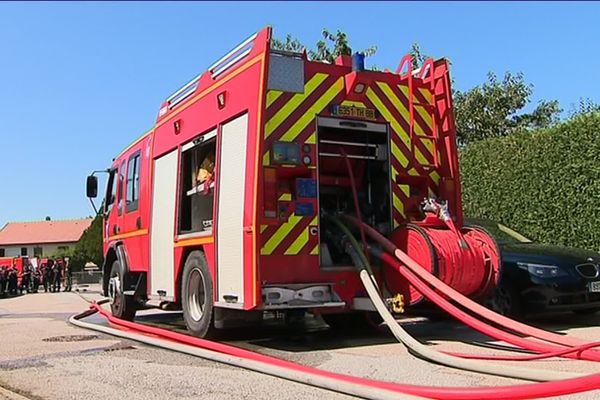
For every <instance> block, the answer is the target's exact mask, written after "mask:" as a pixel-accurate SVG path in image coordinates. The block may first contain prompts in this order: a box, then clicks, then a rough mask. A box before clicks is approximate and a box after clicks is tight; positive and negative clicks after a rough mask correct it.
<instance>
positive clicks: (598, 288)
mask: <svg viewBox="0 0 600 400" xmlns="http://www.w3.org/2000/svg"><path fill="white" fill-rule="evenodd" d="M590 292H600V281H597V282H590Z"/></svg>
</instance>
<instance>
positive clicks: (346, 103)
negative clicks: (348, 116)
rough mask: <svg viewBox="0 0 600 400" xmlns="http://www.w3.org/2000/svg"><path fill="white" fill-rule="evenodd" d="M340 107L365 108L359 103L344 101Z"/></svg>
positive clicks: (363, 104)
mask: <svg viewBox="0 0 600 400" xmlns="http://www.w3.org/2000/svg"><path fill="white" fill-rule="evenodd" d="M342 105H343V106H348V107H357V108H367V107H366V106H365V103H363V102H360V101H351V100H344V101H342Z"/></svg>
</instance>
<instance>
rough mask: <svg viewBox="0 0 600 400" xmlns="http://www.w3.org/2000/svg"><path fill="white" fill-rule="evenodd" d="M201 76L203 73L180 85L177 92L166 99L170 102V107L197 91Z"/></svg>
mask: <svg viewBox="0 0 600 400" xmlns="http://www.w3.org/2000/svg"><path fill="white" fill-rule="evenodd" d="M201 76H202V74H199V75H197V76H196V77H195V78H194V79H192V80H191V81H189V82H188V83H186V84H185V85H183V86H182V87H180V88H179V89H178V90H177V91H176V92H175V93H173V94H172V95H170V96H169V97H168V98H167V100H166V101H167V103H169V109H171V108H173V107H175V106H176V105H177V104H178V103H181V101H182V100H183V99H185V98H186V97H188V96H189V95H191V94H192V93H194V92H195V91H196V89H197V88H198V81H200V77H201Z"/></svg>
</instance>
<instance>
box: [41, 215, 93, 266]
mask: <svg viewBox="0 0 600 400" xmlns="http://www.w3.org/2000/svg"><path fill="white" fill-rule="evenodd" d="M65 256H66V257H69V264H70V265H71V268H72V270H73V271H80V270H82V269H83V266H84V265H85V263H87V262H88V261H91V262H93V263H94V264H96V265H99V266H100V265H102V261H103V259H104V255H103V254H102V216H101V215H97V216H96V217H95V218H94V220H93V221H92V223H91V224H90V226H89V227H88V228H87V229H86V230H85V232H83V234H82V235H81V238H80V239H79V241H78V242H77V244H76V245H75V247H74V248H71V249H68V250H62V251H57V252H55V254H52V256H51V258H56V257H65Z"/></svg>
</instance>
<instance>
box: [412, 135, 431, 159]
mask: <svg viewBox="0 0 600 400" xmlns="http://www.w3.org/2000/svg"><path fill="white" fill-rule="evenodd" d="M416 138H417V139H418V140H420V141H421V143H423V146H425V148H426V149H427V151H428V152H429V153H430V154H431V155H432V156H433V152H434V151H435V143H434V141H433V139H430V138H427V137H419V135H417V136H416Z"/></svg>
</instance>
